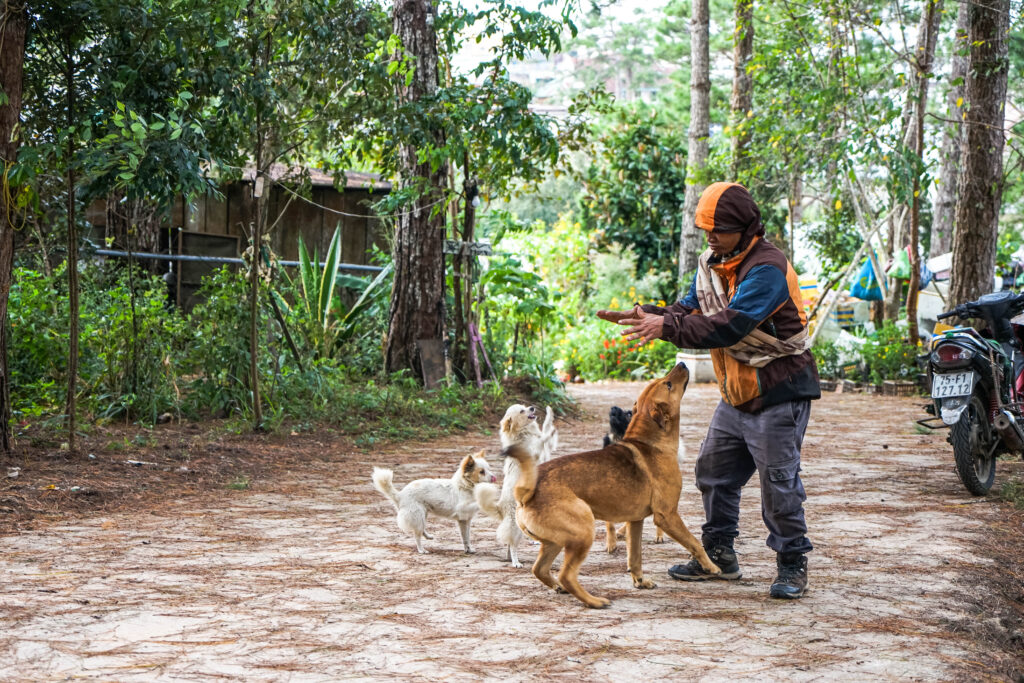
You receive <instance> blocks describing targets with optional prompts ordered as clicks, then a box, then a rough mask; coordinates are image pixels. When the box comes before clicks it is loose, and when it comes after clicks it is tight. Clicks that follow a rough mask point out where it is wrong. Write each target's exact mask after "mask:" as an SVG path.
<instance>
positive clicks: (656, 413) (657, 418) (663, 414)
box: [647, 403, 669, 429]
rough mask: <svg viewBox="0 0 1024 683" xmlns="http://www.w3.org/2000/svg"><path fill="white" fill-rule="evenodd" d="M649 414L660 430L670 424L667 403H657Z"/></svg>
mask: <svg viewBox="0 0 1024 683" xmlns="http://www.w3.org/2000/svg"><path fill="white" fill-rule="evenodd" d="M647 414H648V415H649V416H650V418H651V419H652V420H654V422H655V423H656V424H657V425H658V427H659V428H661V429H664V428H665V425H667V424H668V419H669V408H668V404H666V403H655V404H653V405H652V406H651V407H650V408H649V409H648V411H647Z"/></svg>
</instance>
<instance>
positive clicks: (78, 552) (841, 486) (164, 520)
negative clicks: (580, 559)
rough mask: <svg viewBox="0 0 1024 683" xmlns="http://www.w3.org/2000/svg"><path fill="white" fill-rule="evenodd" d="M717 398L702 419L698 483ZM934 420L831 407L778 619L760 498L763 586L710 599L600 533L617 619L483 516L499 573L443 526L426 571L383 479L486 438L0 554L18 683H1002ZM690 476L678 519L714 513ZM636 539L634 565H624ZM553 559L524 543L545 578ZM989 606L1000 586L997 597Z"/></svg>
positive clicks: (747, 510) (589, 393)
mask: <svg viewBox="0 0 1024 683" xmlns="http://www.w3.org/2000/svg"><path fill="white" fill-rule="evenodd" d="M640 387H641V385H639V384H607V385H587V386H574V387H572V391H573V393H574V394H575V395H577V397H578V398H579V400H580V401H581V402H582V403H583V405H584V407H585V408H586V409H587V410H588V412H589V413H590V417H588V418H587V419H585V420H582V421H570V422H560V423H559V427H560V430H561V441H562V446H561V448H560V451H561V452H563V453H568V452H572V451H574V450H582V449H589V448H591V447H593V446H595V445H597V444H599V443H600V439H601V435H602V434H603V430H604V428H605V427H604V423H603V420H602V417H603V415H604V414H606V412H607V408H608V406H610V405H612V404H619V405H627V404H631V402H632V400H633V399H634V398H635V396H636V395H637V394H638V393H639V390H640ZM716 400H717V392H716V390H715V388H714V387H712V386H710V385H696V386H692V387H691V389H690V391H689V392H688V393H687V395H686V396H685V397H684V398H683V424H682V426H681V432H682V436H683V437H684V440H685V443H686V444H687V447H688V448H687V461H688V463H692V461H693V459H694V457H695V456H696V452H697V447H698V444H699V442H700V439H701V437H702V436H703V432H704V428H705V427H706V425H707V423H708V420H709V418H710V415H711V411H712V410H713V408H714V405H715V402H716ZM920 403H921V400H920V399H904V398H881V397H873V396H865V395H831V394H830V395H828V396H826V397H825V398H824V399H823V400H821V401H818V402H816V403H815V405H814V409H813V411H812V416H811V425H810V428H809V430H808V435H807V440H806V445H805V450H804V465H803V467H804V472H803V476H804V482H805V486H806V488H807V490H808V493H809V496H810V498H809V500H808V504H807V518H808V522H809V526H810V536H811V539H812V541H813V542H814V544H815V546H816V549H815V552H814V553H813V554H812V555H811V556H810V557H811V560H810V579H811V590H810V591H809V593H808V595H807V596H806V597H805V598H804V599H803V600H800V601H796V602H793V603H786V602H778V601H772V600H769V599H768V598H767V588H768V584H769V583H770V581H771V579H772V577H773V576H774V569H775V567H774V554H773V553H771V552H770V551H769V550H768V549H767V548H766V547H765V545H764V537H765V535H766V532H765V530H764V527H763V524H762V522H761V519H760V510H759V496H758V492H757V490H756V479H755V482H754V483H752V484H751V485H750V486H748V488H747V491H746V495H745V497H744V501H743V513H742V514H743V517H742V529H741V531H742V535H741V537H740V539H739V541H738V544H737V550H738V551H739V552H740V562H741V565H742V568H743V571H744V577H743V579H742V580H741V581H738V582H732V583H728V584H726V583H722V582H715V583H708V584H700V585H689V584H682V583H679V582H675V581H673V580H672V579H670V578H668V577H667V575H666V574H665V569H666V568H667V567H668V566H669V565H671V564H673V563H675V562H678V561H680V560H682V559H684V554H685V553H684V551H683V550H682V549H681V548H679V547H678V546H676V545H675V544H672V543H671V542H669V543H666V544H654V543H653V529H652V527H651V526H650V524H648V525H647V526H646V528H645V530H644V531H645V542H644V566H645V569H646V571H647V573H648V574H649V575H650V576H652V577H653V578H655V580H656V581H657V582H658V584H659V586H658V588H656V589H655V590H652V591H637V590H634V589H633V588H632V584H631V582H630V579H629V576H628V575H627V574H626V571H625V552H624V549H623V550H620V553H619V554H618V555H615V556H609V555H607V554H606V553H605V552H604V549H603V542H602V541H603V532H599V535H598V539H599V540H598V543H596V544H595V546H594V549H593V550H592V552H591V555H590V557H589V558H588V559H587V562H586V563H585V565H584V567H583V571H582V572H581V578H582V580H583V582H584V583H585V585H586V586H587V587H588V588H589V589H590V590H591V591H592V592H594V593H596V594H599V595H605V596H608V597H609V598H611V599H612V601H613V605H612V607H611V608H610V609H607V610H588V609H586V608H584V607H583V606H581V605H580V604H579V603H578V602H577V601H575V600H574V599H573V598H571V597H568V596H564V595H554V594H553V593H551V592H549V591H548V590H546V589H545V588H544V587H543V586H542V585H541V584H540V583H539V582H537V580H536V579H534V578H533V576H532V575H530V573H529V571H528V569H522V570H515V569H512V568H511V567H510V566H509V565H508V564H507V563H505V562H502V561H501V552H500V550H499V548H498V546H497V542H496V541H495V539H494V533H493V532H494V528H495V524H494V523H493V522H492V521H490V520H486V519H478V520H477V521H476V523H475V524H474V533H473V540H474V544H475V546H476V548H477V553H476V554H475V555H472V556H468V555H464V554H463V553H462V552H461V543H460V541H459V535H458V530H457V528H456V525H455V524H454V523H453V522H449V521H447V520H435V521H433V522H432V523H431V525H430V527H429V528H430V529H431V530H432V531H433V533H434V540H433V541H427V548H428V549H429V550H430V551H431V552H430V554H427V555H422V556H421V555H417V554H416V553H415V552H414V550H413V547H412V541H411V539H409V538H408V537H406V536H404V535H403V534H401V533H400V532H399V531H398V529H397V527H396V525H395V523H394V513H393V510H392V508H391V506H390V504H388V503H387V502H386V501H385V500H384V499H383V498H382V497H381V496H380V495H378V494H377V493H376V492H375V491H374V490H373V489H372V488H371V486H370V483H369V475H370V469H371V466H372V465H375V464H376V465H384V466H389V467H394V468H395V481H396V483H398V484H399V485H402V484H405V483H406V482H408V481H410V480H412V479H414V478H418V477H423V476H448V475H449V474H450V472H451V471H452V470H453V469H454V464H455V463H456V461H457V460H458V459H459V458H460V457H461V456H462V455H464V454H465V453H467V452H470V451H471V450H474V449H477V448H480V447H487V449H488V456H489V459H490V460H491V462H492V464H493V465H494V467H495V469H496V470H497V471H499V472H500V463H499V462H498V458H497V453H498V447H497V437H496V435H490V436H486V435H484V436H481V435H474V436H465V437H460V438H453V439H448V440H444V441H439V442H435V443H431V444H420V445H415V446H414V445H410V444H406V445H404V446H402V447H394V448H391V449H389V450H387V451H383V452H380V451H379V452H374V453H353V454H345V455H344V457H339V458H336V459H335V461H334V462H333V463H324V462H318V461H311V462H310V464H309V467H302V468H297V469H296V471H294V472H291V473H289V475H288V476H287V477H285V478H283V479H281V480H278V481H273V482H255V485H254V486H253V488H252V489H251V490H248V491H232V490H225V491H221V492H219V493H217V494H216V495H208V496H200V497H198V498H192V499H189V500H188V502H187V503H181V504H178V505H176V506H172V507H170V508H165V509H163V510H161V511H154V512H147V513H145V514H115V515H102V516H100V515H97V516H93V517H88V518H84V519H77V520H74V521H71V522H67V523H65V524H61V525H54V526H50V527H49V528H46V529H44V530H41V531H32V532H26V533H23V534H20V535H17V536H11V537H7V538H0V623H3V628H2V630H0V653H3V654H4V656H2V657H0V679H2V680H53V679H64V678H70V677H86V678H101V679H105V680H110V679H113V680H153V679H159V680H198V679H215V680H220V679H223V680H337V679H339V678H348V677H359V678H381V679H383V678H388V677H394V676H406V677H412V678H422V679H431V680H453V679H460V680H478V679H483V678H491V679H497V678H501V679H503V680H523V679H535V678H541V677H545V678H546V677H549V676H559V677H561V676H564V677H572V678H578V679H587V680H614V681H627V680H628V681H632V680H643V679H668V678H671V679H675V680H696V679H700V680H765V679H767V678H771V679H784V680H796V681H803V680H835V679H842V680H858V681H862V680H891V679H900V680H950V679H954V678H975V677H982V676H983V675H984V674H985V672H986V671H988V672H989V673H991V670H990V669H987V667H986V663H985V659H984V657H985V653H984V652H983V651H982V648H981V646H979V645H976V644H974V643H973V642H972V641H969V640H965V636H964V635H963V633H961V632H960V627H958V624H963V623H964V622H965V621H966V620H967V619H968V617H967V616H966V612H965V610H966V607H965V605H964V603H962V602H961V601H960V596H961V594H962V592H963V591H964V590H965V589H970V588H972V587H965V586H964V584H963V581H962V579H963V577H965V576H967V575H969V574H970V573H971V572H973V571H975V570H977V569H978V568H979V567H982V566H983V565H984V563H985V562H987V560H985V559H984V558H982V557H979V556H977V555H976V554H974V553H973V551H972V547H973V546H972V543H973V540H974V539H976V538H977V537H978V535H980V534H982V532H983V530H984V525H985V523H986V521H987V520H988V519H990V518H991V516H992V515H994V514H995V510H996V507H995V506H994V505H993V504H992V503H991V502H988V501H978V500H976V499H972V498H970V497H969V496H968V495H967V494H966V493H965V492H964V491H963V489H962V488H961V487H960V485H959V482H958V481H957V480H956V477H955V475H954V474H953V473H952V470H951V464H950V463H951V456H950V454H949V453H948V446H946V444H945V443H944V441H943V438H942V436H941V435H934V434H923V435H922V434H919V433H917V431H916V430H915V429H914V424H913V422H912V420H913V419H914V418H916V417H917V416H918V413H919V410H920V409H919V405H920ZM690 472H692V465H690V464H688V466H687V468H686V470H685V471H684V490H683V499H682V501H681V503H680V513H681V514H682V517H683V519H684V520H685V521H686V522H687V524H688V525H689V527H690V529H691V530H693V531H695V532H696V533H698V535H699V527H700V522H701V520H702V514H701V512H700V502H699V496H698V494H697V492H696V490H695V489H694V488H693V486H692V483H691V482H692V475H691V474H690ZM621 545H622V544H621V542H620V547H621ZM535 553H536V546H533V545H530V546H524V547H523V549H522V550H521V554H522V555H523V559H524V561H525V562H526V563H527V564H529V563H530V562H532V560H533V557H534V556H535ZM977 588H981V589H983V587H977Z"/></svg>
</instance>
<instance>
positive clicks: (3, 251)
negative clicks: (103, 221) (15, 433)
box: [0, 2, 45, 455]
mask: <svg viewBox="0 0 1024 683" xmlns="http://www.w3.org/2000/svg"><path fill="white" fill-rule="evenodd" d="M27 25H28V17H27V14H26V13H25V7H24V6H21V5H15V4H14V3H10V2H8V3H7V4H6V5H5V6H4V12H3V26H2V28H0V89H2V90H3V92H4V94H5V95H7V102H6V104H4V105H2V106H0V157H2V159H3V162H4V174H5V175H6V174H7V169H8V168H9V167H10V165H11V164H13V163H14V162H15V161H16V160H17V157H18V139H17V137H15V132H16V131H17V128H18V115H19V114H20V113H21V87H22V73H23V67H24V63H25V28H26V26H27ZM10 199H11V195H10V193H9V192H0V215H2V216H5V217H6V219H5V220H3V221H0V455H10V453H11V387H10V382H9V381H8V375H7V372H8V365H7V341H8V340H7V332H8V325H7V300H8V297H9V295H10V292H11V279H12V272H13V270H14V230H15V226H14V223H13V222H12V221H11V217H12V216H13V215H14V213H15V212H14V209H13V207H11V205H10ZM43 256H44V258H45V254H44V255H43Z"/></svg>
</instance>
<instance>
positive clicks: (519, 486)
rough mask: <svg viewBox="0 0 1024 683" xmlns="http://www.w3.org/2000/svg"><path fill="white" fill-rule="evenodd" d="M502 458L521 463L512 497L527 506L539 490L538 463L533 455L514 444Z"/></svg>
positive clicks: (504, 452)
mask: <svg viewBox="0 0 1024 683" xmlns="http://www.w3.org/2000/svg"><path fill="white" fill-rule="evenodd" d="M501 455H502V457H505V458H515V459H516V461H517V462H518V463H519V479H518V480H517V481H516V486H515V488H514V489H512V495H514V496H515V498H516V501H517V502H518V503H519V504H520V505H526V504H527V503H529V502H530V499H531V498H533V494H534V491H535V490H536V489H537V462H536V461H535V460H534V458H533V455H531V454H530V452H529V451H527V450H526V449H525V448H523V447H522V446H520V445H519V444H512V445H511V446H509V447H508V448H506V449H505V450H504V451H502V452H501Z"/></svg>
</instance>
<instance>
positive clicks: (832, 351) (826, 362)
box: [811, 340, 843, 379]
mask: <svg viewBox="0 0 1024 683" xmlns="http://www.w3.org/2000/svg"><path fill="white" fill-rule="evenodd" d="M811 353H813V354H814V360H815V361H817V363H818V375H819V376H820V377H821V378H822V379H839V378H840V376H841V374H842V371H843V364H842V362H841V361H840V355H841V354H840V351H839V347H838V346H837V345H836V343H835V342H834V341H822V340H818V341H816V342H815V344H814V346H813V347H811Z"/></svg>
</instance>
